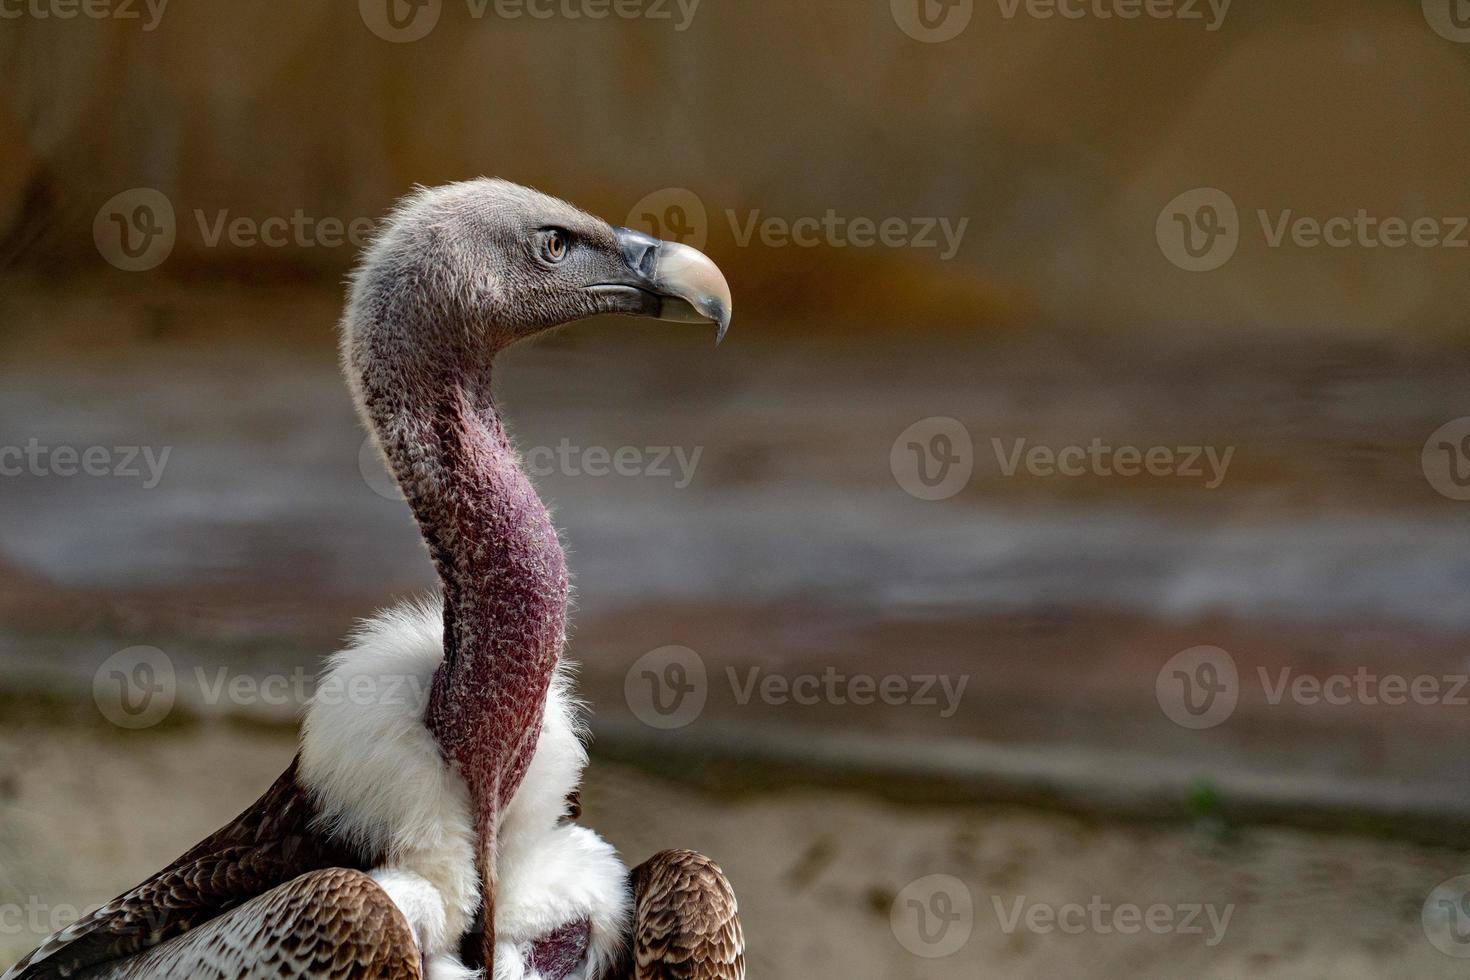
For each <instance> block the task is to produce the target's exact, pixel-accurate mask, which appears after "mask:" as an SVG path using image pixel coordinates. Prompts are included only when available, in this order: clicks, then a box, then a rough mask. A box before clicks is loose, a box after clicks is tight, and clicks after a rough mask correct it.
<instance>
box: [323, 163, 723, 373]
mask: <svg viewBox="0 0 1470 980" xmlns="http://www.w3.org/2000/svg"><path fill="white" fill-rule="evenodd" d="M599 313H622V314H631V315H635V316H648V317H656V318H659V319H663V320H677V321H682V322H690V323H700V322H703V323H711V322H712V323H714V324H715V325H716V327H717V329H718V333H717V340H718V339H722V338H723V337H724V334H725V330H726V329H727V328H728V326H729V324H730V288H729V286H728V285H727V284H726V282H725V277H724V276H723V275H722V274H721V273H720V270H719V269H718V268H717V267H716V266H715V264H714V263H713V262H711V261H710V260H709V259H708V258H707V257H706V256H705V255H704V254H703V253H701V252H699V251H698V250H696V249H693V248H690V247H689V246H687V245H682V244H679V243H678V242H666V241H660V240H658V239H656V238H653V237H651V236H649V235H645V234H644V233H642V232H640V231H635V230H633V229H631V228H619V227H614V226H612V225H610V224H608V223H607V222H605V221H603V220H602V219H600V218H597V217H594V216H593V215H590V214H587V213H586V212H584V211H581V210H579V209H577V208H575V207H573V206H572V205H570V204H567V203H566V202H565V201H561V200H558V199H557V198H554V197H551V196H549V195H546V194H542V193H540V192H539V191H535V190H532V189H530V188H527V187H521V186H520V185H518V184H512V183H510V182H509V181H505V180H499V179H488V178H481V179H479V180H471V181H464V182H461V183H455V184H448V185H445V186H443V187H434V188H426V189H422V190H419V191H418V192H416V193H414V194H412V195H410V196H409V197H407V198H405V199H404V200H403V201H402V202H401V203H400V204H399V205H398V206H397V208H396V209H395V210H394V212H393V213H392V215H390V217H389V219H388V221H387V222H386V223H385V225H384V228H383V230H382V232H381V233H380V234H379V235H378V237H377V239H376V240H375V241H374V242H373V244H372V245H371V246H370V247H369V248H368V250H367V251H366V253H365V254H364V256H363V259H362V262H361V264H360V265H359V267H358V271H357V273H356V274H355V276H354V279H353V285H352V291H351V295H350V298H349V302H348V308H347V315H346V317H345V318H344V323H343V328H344V329H343V343H344V354H345V355H346V356H347V359H348V363H349V366H350V367H353V366H355V367H358V368H359V369H360V368H362V367H365V366H366V365H365V364H364V363H362V362H363V361H365V360H366V359H367V357H368V356H369V355H368V352H366V351H363V350H362V349H361V348H362V346H364V345H372V346H373V347H375V348H376V349H375V350H374V351H373V352H372V355H371V356H375V357H379V358H381V357H383V356H385V354H387V353H388V352H390V351H391V356H394V357H400V358H401V357H406V356H411V355H412V353H413V352H415V351H417V352H419V353H421V354H423V355H425V356H429V357H432V358H434V359H435V360H436V361H437V362H438V363H440V364H442V363H443V362H444V359H452V360H454V361H458V362H460V363H461V364H465V363H466V362H469V361H479V360H485V361H488V359H489V358H491V357H493V356H494V355H495V354H496V353H497V352H498V351H500V350H502V349H503V348H505V347H507V346H509V345H510V344H513V343H515V342H516V341H518V340H521V339H523V338H525V337H528V336H531V335H534V334H536V333H539V332H541V331H543V330H546V329H548V328H551V327H555V326H559V325H561V324H564V323H569V322H571V321H573V320H579V319H582V318H584V317H589V316H595V315H597V314H599ZM357 373H358V372H357V371H349V376H353V375H356V374H357Z"/></svg>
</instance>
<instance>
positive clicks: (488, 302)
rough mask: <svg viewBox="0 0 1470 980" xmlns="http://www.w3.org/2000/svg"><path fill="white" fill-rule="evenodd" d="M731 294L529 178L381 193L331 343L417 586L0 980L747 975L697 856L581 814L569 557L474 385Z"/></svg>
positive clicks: (693, 313) (712, 868)
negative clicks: (131, 870)
mask: <svg viewBox="0 0 1470 980" xmlns="http://www.w3.org/2000/svg"><path fill="white" fill-rule="evenodd" d="M730 309H731V305H730V292H729V287H728V286H727V285H726V282H725V278H724V276H723V275H722V274H721V273H720V271H719V269H718V268H717V267H716V266H715V264H714V263H713V262H711V261H710V260H709V258H707V257H706V256H705V255H703V254H702V253H701V252H699V251H697V250H695V249H693V248H690V247H688V246H685V245H682V244H679V243H677V242H665V241H659V240H657V239H655V238H652V237H649V236H648V235H645V234H642V233H641V232H638V231H634V230H632V229H628V228H618V227H613V226H611V225H609V224H607V223H606V222H604V221H602V220H600V219H598V218H595V217H593V216H591V215H589V214H586V213H584V212H582V211H580V210H578V209H577V208H575V207H573V206H571V205H569V204H567V203H565V202H563V201H560V200H557V199H556V198H553V197H549V196H547V195H545V194H542V193H539V192H537V191H534V190H531V189H529V188H526V187H521V186H518V185H516V184H513V183H509V182H507V181H504V180H499V179H486V178H481V179H478V180H472V181H465V182H461V183H455V184H450V185H447V186H443V187H437V188H420V189H417V190H416V191H415V192H413V193H412V194H410V195H409V196H407V197H406V198H404V199H403V200H402V201H400V202H399V203H398V205H397V206H396V207H395V208H394V210H393V211H392V213H391V214H390V216H389V218H388V220H387V221H386V222H385V223H384V225H383V227H382V230H381V231H380V233H379V234H378V235H377V236H376V238H375V240H374V241H373V243H372V244H371V245H370V246H369V247H368V248H367V249H366V250H365V252H364V254H363V256H362V258H361V261H360V262H359V264H358V267H357V269H356V270H355V271H354V273H353V275H352V277H351V280H350V287H349V295H348V300H347V304H346V308H345V311H344V314H343V317H342V323H341V354H342V358H341V359H342V365H343V368H344V372H345V374H346V377H347V382H348V385H349V387H350V389H351V392H352V396H353V400H354V403H355V404H356V407H357V410H358V413H359V415H360V416H361V418H362V420H363V421H364V423H365V424H366V426H367V427H368V429H369V430H370V431H371V432H372V434H373V436H374V437H375V439H376V441H377V445H378V447H379V448H380V449H381V451H382V453H383V455H384V457H385V459H386V460H387V463H388V465H389V468H390V470H391V472H392V473H393V476H394V478H395V479H396V480H397V482H398V485H399V487H400V489H401V490H402V491H403V494H404V497H405V498H406V500H407V501H408V503H409V506H410V508H411V509H412V511H413V515H414V518H415V519H416V521H417V523H418V526H419V530H420V531H421V533H422V535H423V539H424V542H425V544H426V545H427V547H428V551H429V554H430V557H431V558H432V560H433V563H434V567H435V570H436V572H437V573H438V577H439V580H440V583H439V584H440V589H439V592H438V594H437V595H436V596H435V598H433V599H431V600H420V601H418V602H413V603H408V604H405V605H403V606H400V607H398V608H396V609H392V610H390V611H386V612H382V613H379V614H378V615H377V616H375V617H373V618H371V619H369V620H367V621H365V622H364V623H363V624H362V625H361V626H360V627H359V628H358V629H357V631H356V632H355V634H354V635H353V636H352V637H351V639H350V641H349V643H348V644H347V648H346V649H344V650H343V651H341V652H339V653H337V654H335V655H334V656H333V657H332V658H331V659H330V660H329V662H328V665H327V667H326V669H325V670H324V672H323V673H322V675H321V677H320V678H319V681H318V685H317V688H316V690H315V692H314V693H313V696H312V700H311V702H310V703H309V704H308V705H307V708H306V712H305V717H304V719H303V723H302V731H301V739H300V744H299V750H298V752H297V754H296V757H295V759H294V760H293V761H292V762H291V764H290V766H289V767H288V768H287V769H286V771H285V772H284V773H282V774H281V776H280V778H278V779H277V780H276V781H275V783H274V784H273V785H272V786H271V787H270V788H269V789H267V790H266V792H265V794H264V795H263V796H261V797H260V799H259V800H257V801H256V802H255V803H254V804H253V805H252V806H250V807H249V808H248V809H246V810H245V812H244V813H241V814H240V815H239V816H238V817H237V818H235V819H234V820H233V821H231V822H230V823H229V824H228V825H227V826H225V827H223V828H222V829H220V830H219V831H217V832H215V833H214V834H212V835H211V836H209V837H208V838H206V839H205V840H203V841H201V842H200V843H199V844H197V845H196V846H195V847H193V848H192V849H191V850H189V851H188V852H187V853H185V854H184V855H183V856H181V857H179V858H178V859H177V860H176V861H174V862H173V863H172V864H170V865H169V866H168V867H167V868H165V869H164V870H162V871H160V872H158V873H157V874H155V875H154V876H153V877H151V878H149V879H148V880H146V881H144V882H143V883H141V884H139V885H138V886H136V887H135V888H133V889H131V890H130V891H128V892H126V893H125V894H123V895H121V896H119V897H118V898H116V899H114V900H113V901H112V902H110V903H108V904H107V905H105V906H103V907H102V908H100V909H99V910H97V911H96V912H95V913H93V914H91V915H88V916H86V917H84V918H83V919H81V920H79V921H78V922H76V923H74V924H72V925H71V926H69V927H67V928H65V929H63V930H61V931H60V932H58V933H56V934H55V935H53V936H51V937H50V938H48V939H47V940H46V941H45V942H44V943H42V944H41V946H40V947H39V948H37V949H36V950H35V951H33V952H32V953H30V954H29V955H28V956H26V957H25V958H24V959H22V960H21V961H20V962H19V963H17V964H16V965H15V966H13V967H12V968H11V969H10V970H9V971H8V972H6V973H5V974H4V978H3V980H41V978H57V977H88V978H103V977H105V978H128V980H133V978H137V980H143V978H148V980H153V978H165V977H219V978H236V977H241V978H265V977H272V978H293V977H323V978H359V977H378V978H391V980H409V978H431V980H458V978H469V977H484V978H485V980H566V978H576V980H603V978H608V980H612V978H617V980H622V978H628V980H633V978H637V980H654V978H674V977H679V978H689V980H735V978H741V977H743V976H744V971H745V964H744V939H743V936H742V933H741V927H740V919H739V915H738V911H737V908H736V904H735V896H734V894H733V892H732V891H731V889H730V885H729V882H728V881H727V880H726V878H725V876H724V874H723V873H722V872H721V870H720V868H719V867H718V866H717V865H716V864H715V863H714V862H713V861H711V860H710V859H709V858H707V857H705V856H703V855H701V854H698V853H695V852H692V851H682V850H673V851H664V852H661V853H659V854H657V855H655V856H653V857H652V858H650V859H649V860H648V861H647V862H645V863H644V864H642V865H640V866H639V867H637V868H635V869H633V870H632V871H631V872H629V871H628V870H627V869H626V868H625V866H624V865H623V864H622V863H621V862H620V860H619V858H618V856H617V854H616V852H615V851H614V850H613V848H612V847H611V846H610V845H609V844H607V843H606V842H605V841H604V840H603V839H602V838H601V837H599V836H598V835H597V834H596V833H594V832H593V831H591V830H590V829H588V828H586V827H584V826H581V825H580V824H579V823H578V818H579V816H580V807H579V805H578V803H577V799H578V797H577V785H578V783H579V781H580V779H581V774H582V769H583V767H584V765H585V764H586V753H585V750H584V748H583V738H582V734H583V733H582V730H581V727H580V720H579V705H578V702H577V700H576V697H575V695H574V693H573V690H572V685H571V682H570V679H569V676H568V673H567V671H566V669H565V667H564V664H563V661H562V659H561V658H562V650H563V646H564V645H565V642H566V617H567V599H568V578H567V567H566V560H565V556H564V554H563V551H562V548H561V545H560V543H559V541H558V538H557V533H556V530H555V528H554V527H553V526H552V523H551V520H550V518H549V517H548V515H547V511H546V508H545V507H544V506H543V504H542V502H541V500H540V498H539V497H538V496H537V494H536V491H535V489H534V488H533V487H532V485H531V482H530V480H529V479H528V478H527V476H526V474H525V472H524V471H523V469H522V468H521V466H520V464H519V462H518V459H517V455H516V452H515V450H514V447H513V446H512V443H511V440H510V438H509V436H508V435H507V432H506V428H505V425H504V423H503V422H502V420H501V418H500V415H499V413H498V412H497V410H496V406H495V399H494V394H493V391H492V387H491V374H492V367H493V363H494V360H495V355H496V354H497V353H498V352H500V351H501V350H504V349H505V348H506V347H508V346H510V345H511V344H514V343H516V342H517V341H520V340H522V339H525V338H527V337H531V336H534V335H536V334H539V333H541V332H543V331H546V330H549V329H551V328H553V327H557V326H560V325H562V324H565V323H568V322H571V321H574V320H578V319H581V318H584V317H588V316H593V315H596V314H603V313H615V314H632V315H638V316H648V317H656V318H660V319H666V320H675V321H681V322H687V323H695V322H702V323H713V324H714V325H715V326H716V327H717V328H718V334H717V340H718V339H719V338H722V337H723V336H724V333H725V330H726V329H727V328H728V326H729V323H730Z"/></svg>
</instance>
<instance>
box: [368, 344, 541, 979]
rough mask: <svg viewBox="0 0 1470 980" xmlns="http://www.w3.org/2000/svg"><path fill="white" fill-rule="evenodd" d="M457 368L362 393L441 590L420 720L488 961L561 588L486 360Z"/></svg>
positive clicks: (440, 364) (382, 381)
mask: <svg viewBox="0 0 1470 980" xmlns="http://www.w3.org/2000/svg"><path fill="white" fill-rule="evenodd" d="M373 353H374V355H377V354H380V353H381V354H385V355H389V356H386V357H379V356H373V357H372V358H371V361H370V362H371V363H373V364H379V365H381V364H385V363H394V362H393V358H392V356H391V355H392V354H393V353H394V352H389V351H381V352H379V351H374V352H373ZM396 353H398V354H399V355H402V354H403V352H402V351H399V352H396ZM466 360H467V359H459V358H454V357H439V358H434V357H433V356H432V355H429V356H426V357H420V358H417V359H415V360H412V361H411V362H409V363H407V364H402V363H400V364H399V367H398V368H397V369H394V370H390V371H385V372H375V371H373V370H371V369H369V370H368V371H367V372H365V376H364V377H363V379H362V387H361V392H360V394H361V397H362V400H363V403H364V405H365V407H366V409H367V412H368V415H369V417H370V418H371V419H372V421H373V424H374V426H375V428H376V429H377V433H378V438H379V440H380V444H381V445H382V447H383V449H384V451H385V453H386V454H387V456H388V459H389V462H390V463H391V465H392V467H393V470H394V473H395V475H396V476H397V478H398V481H399V485H400V486H401V487H402V488H403V492H404V494H405V496H406V497H407V498H408V502H409V505H410V507H412V509H413V513H414V516H415V518H416V519H417V520H418V524H419V529H420V531H421V532H422V533H423V537H424V540H425V542H426V543H427V544H428V547H429V552H430V555H431V556H432V558H433V560H434V565H435V567H436V568H437V570H438V573H439V578H440V580H441V583H442V587H443V591H444V662H443V663H442V664H441V665H440V667H439V669H438V672H437V673H436V674H435V675H434V682H433V687H432V689H431V691H430V695H429V704H428V710H427V714H426V718H425V721H426V724H427V725H428V727H429V730H430V731H431V732H433V734H434V737H435V738H436V739H437V741H438V743H439V746H440V749H441V751H442V752H443V753H444V757H445V758H446V759H447V760H448V761H449V762H450V763H451V764H453V765H455V766H456V767H457V768H458V769H459V771H460V773H461V775H462V776H463V777H464V780H465V782H466V784H467V785H468V788H469V792H470V797H471V800H472V801H473V804H474V807H475V821H476V830H477V832H478V834H479V838H480V847H481V853H480V855H479V859H480V873H481V880H482V883H483V886H484V887H483V891H484V901H485V906H486V908H485V927H486V929H485V933H486V934H485V940H484V941H485V945H486V947H487V949H486V961H487V962H488V961H489V959H490V955H491V953H492V952H493V948H494V913H493V906H492V902H493V889H494V881H495V873H494V861H493V857H494V842H495V833H496V822H497V820H498V818H499V814H500V813H501V812H503V810H504V808H505V805H506V804H507V803H508V802H509V801H510V798H511V796H512V794H514V792H515V790H516V788H517V787H518V786H519V785H520V782H521V777H522V776H523V775H524V774H525V771H526V767H527V765H528V764H529V763H530V760H531V755H532V752H533V751H534V749H535V747H536V739H537V735H538V733H539V731H540V727H541V718H542V712H543V709H544V707H545V704H546V693H547V688H548V686H549V685H550V683H551V678H552V674H553V671H554V670H555V667H556V661H557V658H558V656H559V655H560V653H561V650H562V647H563V645H564V643H565V639H566V609H567V594H568V582H567V570H566V559H565V556H564V554H563V552H562V548H561V544H560V542H559V541H558V540H557V536H556V530H555V528H554V527H553V526H552V523H551V519H550V517H549V515H548V514H547V512H546V508H545V506H544V505H543V504H542V503H541V500H540V498H539V497H538V496H537V495H536V491H535V489H534V488H533V487H532V486H531V482H530V480H529V479H528V478H527V476H526V474H525V473H524V471H522V469H521V467H520V464H519V463H518V461H517V460H516V456H515V452H514V450H513V449H512V447H511V444H510V440H509V438H508V437H507V435H506V432H505V427H504V425H503V424H502V422H501V420H500V416H499V414H498V413H497V412H496V410H495V405H494V402H493V400H492V396H491V388H490V364H489V361H488V358H487V359H486V360H485V362H484V363H483V364H479V365H476V364H473V363H470V364H467V363H465V361H466Z"/></svg>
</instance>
